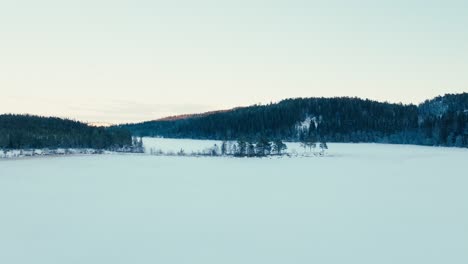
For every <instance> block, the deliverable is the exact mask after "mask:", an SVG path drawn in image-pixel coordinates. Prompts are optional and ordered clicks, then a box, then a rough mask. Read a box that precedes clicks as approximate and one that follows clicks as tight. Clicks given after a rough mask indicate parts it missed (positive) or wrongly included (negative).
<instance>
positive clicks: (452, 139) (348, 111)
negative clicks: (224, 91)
mask: <svg viewBox="0 0 468 264" xmlns="http://www.w3.org/2000/svg"><path fill="white" fill-rule="evenodd" d="M119 127H121V128H126V129H129V130H130V131H131V132H132V134H134V135H137V136H162V137H169V138H192V139H213V140H224V139H226V140H236V139H238V138H259V137H261V136H266V137H268V138H281V139H283V140H289V141H301V140H305V139H307V138H310V137H316V138H319V139H321V140H323V141H326V142H344V143H347V142H356V143H357V142H375V143H395V144H417V145H431V146H456V147H468V93H463V94H456V95H450V94H449V95H445V96H441V97H437V98H434V99H432V100H427V101H426V102H424V103H422V104H420V105H413V104H409V105H404V104H392V103H386V102H376V101H371V100H363V99H359V98H349V97H337V98H296V99H286V100H283V101H280V102H279V103H274V104H273V103H272V104H267V105H254V106H250V107H243V108H236V109H233V110H230V111H222V112H214V113H210V114H206V115H197V116H187V117H184V118H181V119H170V120H159V121H149V122H143V123H138V124H126V125H121V126H119Z"/></svg>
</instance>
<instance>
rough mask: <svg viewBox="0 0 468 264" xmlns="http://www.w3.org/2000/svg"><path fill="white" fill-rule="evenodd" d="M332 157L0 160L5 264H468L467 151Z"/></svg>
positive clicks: (350, 147) (402, 149) (356, 152)
mask: <svg viewBox="0 0 468 264" xmlns="http://www.w3.org/2000/svg"><path fill="white" fill-rule="evenodd" d="M151 142H152V144H153V145H163V144H164V143H165V144H167V145H166V149H167V148H168V147H170V146H177V148H186V149H189V148H191V147H192V148H193V149H194V150H198V148H200V146H201V147H204V146H207V147H210V146H212V142H203V141H191V140H178V141H175V140H163V139H154V141H153V139H145V143H146V144H150V143H151ZM161 142H163V143H161ZM218 144H219V143H218ZM293 147H294V144H293V145H290V149H292V148H293ZM329 147H330V152H329V156H328V157H311V158H304V157H297V158H287V157H283V158H276V157H275V158H263V159H259V158H222V157H202V158H196V157H177V156H174V157H165V156H150V155H145V154H122V155H91V156H69V157H49V158H25V159H15V160H0V263H5V264H20V263H21V264H26V263H28V264H29V263H34V264H42V263H44V264H59V263H60V264H63V263H79V264H81V263H83V264H85V263H86V264H94V263H96V264H97V263H98V264H103V263H110V264H120V263H122V264H123V263H125V264H128V263H138V264H145V263H151V264H153V263H165V264H171V263H177V264H178V263H190V264H196V263H202V264H210V263H213V264H231V263H232V264H234V263H236V264H250V263H252V264H253V263H255V264H259V263H265V264H275V263H282V264H283V263H294V264H302V263H304V264H305V263H307V264H310V263H321V264H327V263H340V264H343V263H347V264H349V263H357V264H367V263H369V264H376V263H379V264H386V263H388V264H390V263H391V264H394V263H399V264H406V263H408V264H415V263H423V264H432V263H434V264H435V263H437V264H440V263H450V264H466V263H468V191H467V189H468V173H467V162H468V150H467V149H451V148H433V147H418V146H399V145H378V144H330V146H329ZM297 149H298V151H300V148H297ZM174 151H177V149H174Z"/></svg>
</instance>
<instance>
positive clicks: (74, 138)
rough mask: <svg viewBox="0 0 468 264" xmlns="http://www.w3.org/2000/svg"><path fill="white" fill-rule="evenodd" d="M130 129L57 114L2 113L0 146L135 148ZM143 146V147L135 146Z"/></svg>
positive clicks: (0, 116) (0, 119) (25, 147)
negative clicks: (53, 115) (91, 124)
mask: <svg viewBox="0 0 468 264" xmlns="http://www.w3.org/2000/svg"><path fill="white" fill-rule="evenodd" d="M133 145H134V144H133V143H132V135H131V133H130V131H128V130H126V129H121V128H103V127H92V126H89V125H87V124H84V123H81V122H77V121H73V120H68V119H61V118H56V117H40V116H32V115H12V114H6V115H0V149H42V148H93V149H122V148H127V149H128V150H131V149H132V146H133ZM136 147H140V146H136Z"/></svg>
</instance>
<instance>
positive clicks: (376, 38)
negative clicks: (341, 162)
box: [0, 0, 468, 123]
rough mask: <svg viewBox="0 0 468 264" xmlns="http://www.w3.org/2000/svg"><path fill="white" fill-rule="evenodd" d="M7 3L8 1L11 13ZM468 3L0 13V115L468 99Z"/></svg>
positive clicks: (135, 6)
mask: <svg viewBox="0 0 468 264" xmlns="http://www.w3.org/2000/svg"><path fill="white" fill-rule="evenodd" d="M3 2H5V3H3ZM467 14H468V1H450V0H448V1H430V0H429V1H411V0H409V1H401V0H393V1H362V0H361V1H333V0H332V1H330V0H329V1H294V0H289V1H255V0H250V1H244V0H240V1H229V2H227V1H224V2H223V1H149V0H148V1H141V0H131V1H130V0H129V1H119V0H112V1H111V0H92V1H89V0H85V1H73V2H71V1H63V0H62V1H58V0H57V1H51V0H42V1H35V0H29V1H22V0H15V1H6V0H5V1H2V2H1V3H0V92H1V97H0V98H1V101H2V102H1V103H0V113H8V112H14V113H33V114H41V115H56V116H64V117H71V118H76V119H80V120H83V121H101V122H112V123H117V122H127V121H140V120H148V119H154V118H158V117H163V116H166V115H172V114H181V113H187V112H202V111H209V110H215V109H220V108H230V107H234V106H238V105H249V104H254V103H267V102H270V101H278V100H280V99H283V98H289V97H312V96H358V97H365V98H371V99H376V100H380V101H391V102H404V103H408V102H413V103H419V102H421V101H423V100H424V99H427V98H430V97H433V96H436V95H440V94H444V93H458V92H468V15H467Z"/></svg>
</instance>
